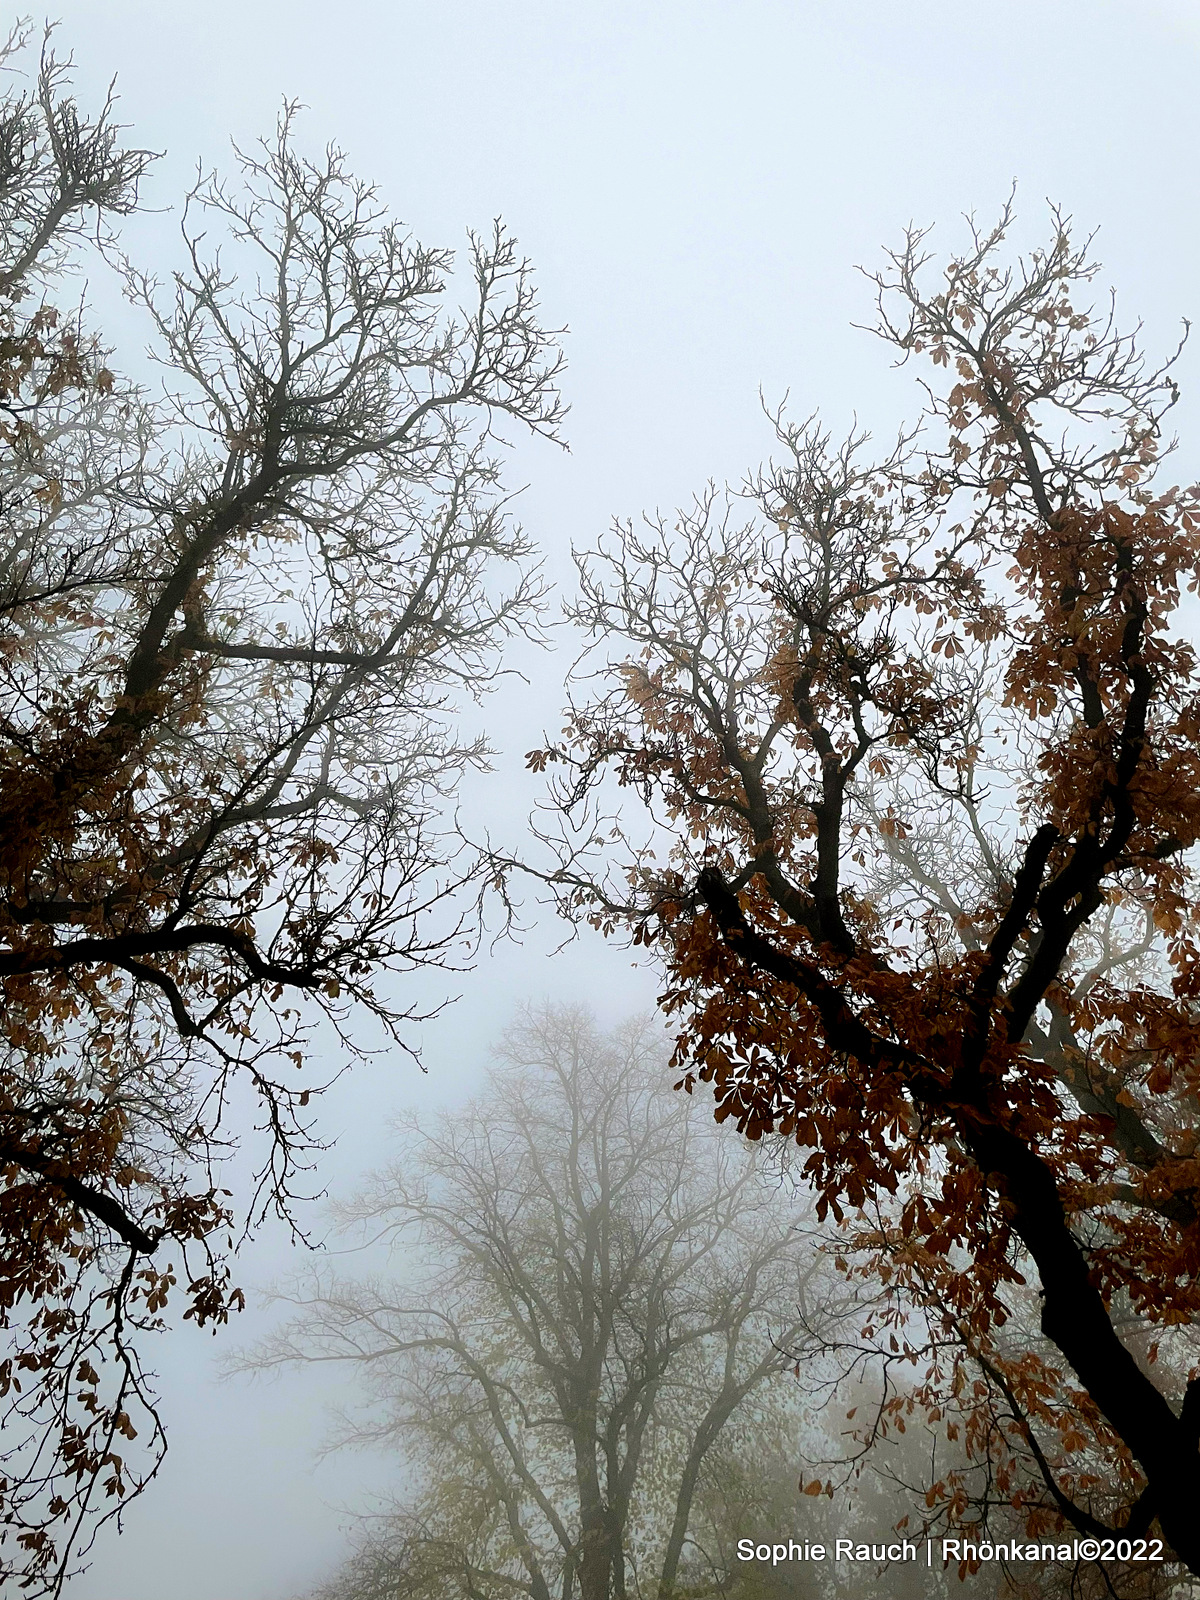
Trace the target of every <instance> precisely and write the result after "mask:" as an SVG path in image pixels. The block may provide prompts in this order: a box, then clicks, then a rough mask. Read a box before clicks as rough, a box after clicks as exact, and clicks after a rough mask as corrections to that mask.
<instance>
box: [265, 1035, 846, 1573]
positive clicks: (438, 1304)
mask: <svg viewBox="0 0 1200 1600" xmlns="http://www.w3.org/2000/svg"><path fill="white" fill-rule="evenodd" d="M502 1061H503V1064H502V1065H501V1067H500V1069H499V1070H498V1071H497V1072H496V1073H495V1074H494V1075H493V1076H492V1077H491V1078H490V1079H489V1081H488V1083H487V1086H486V1090H485V1092H484V1094H483V1095H482V1096H481V1098H480V1099H479V1100H477V1101H476V1102H475V1103H474V1104H472V1105H471V1106H470V1107H469V1108H468V1109H467V1110H465V1111H464V1112H462V1113H458V1114H450V1115H447V1116H445V1117H443V1118H442V1119H441V1120H440V1121H438V1122H437V1123H436V1124H434V1125H432V1126H431V1127H430V1128H429V1129H427V1130H425V1131H423V1132H421V1133H419V1134H417V1135H416V1136H414V1137H413V1138H411V1139H409V1140H407V1141H406V1143H405V1146H404V1148H403V1150H402V1152H401V1154H400V1156H399V1158H398V1160H397V1161H396V1163H395V1164H394V1165H393V1166H392V1167H390V1168H389V1169H388V1170H387V1171H386V1172H385V1173H383V1174H382V1175H381V1176H380V1177H378V1178H377V1179H376V1180H374V1182H373V1183H372V1185H371V1187H370V1188H369V1189H368V1190H367V1191H366V1192H365V1193H364V1194H363V1195H362V1196H361V1197H360V1198H359V1199H358V1200H356V1201H355V1202H353V1203H352V1204H351V1205H350V1206H349V1207H347V1208H346V1210H345V1212H344V1221H345V1222H346V1223H347V1224H348V1225H352V1226H355V1227H358V1228H361V1230H362V1231H363V1232H364V1233H365V1234H366V1235H368V1236H369V1237H370V1238H371V1239H372V1240H374V1241H386V1242H387V1243H388V1245H389V1246H390V1248H391V1249H392V1250H394V1251H395V1254H396V1257H397V1260H398V1262H400V1263H401V1264H402V1265H401V1271H400V1273H399V1275H398V1276H397V1277H395V1278H390V1277H388V1276H383V1275H381V1276H376V1277H373V1278H371V1279H370V1280H368V1281H354V1280H349V1279H345V1278H339V1277H334V1276H332V1275H321V1276H319V1277H318V1278H316V1279H315V1281H314V1282H313V1284H312V1286H311V1288H310V1289H308V1290H307V1291H304V1292H302V1293H300V1294H299V1295H298V1297H297V1298H298V1303H299V1306H300V1311H299V1313H298V1315H297V1316H296V1318H295V1319H294V1320H293V1321H292V1322H291V1323H290V1324H289V1325H288V1326H286V1327H284V1328H283V1329H281V1330H280V1332H279V1333H278V1334H277V1335H275V1336H274V1337H273V1338H271V1339H270V1340H269V1341H268V1342H267V1343H266V1344H264V1345H263V1346H262V1347H261V1348H260V1349H259V1350H258V1352H257V1353H256V1354H255V1355H254V1356H252V1357H251V1359H250V1363H249V1364H250V1365H251V1366H253V1367H255V1368H259V1369H261V1368H271V1367H277V1366H280V1365H285V1364H293V1363H294V1364H299V1365H303V1364H305V1363H309V1362H337V1363H341V1364H344V1365H346V1366H348V1367H352V1368H353V1367H357V1368H358V1369H359V1370H360V1373H361V1379H362V1382H363V1384H364V1386H365V1387H366V1390H367V1393H368V1395H369V1401H368V1403H367V1405H366V1406H365V1407H364V1409H363V1410H362V1412H361V1414H359V1415H358V1416H357V1417H356V1418H355V1419H352V1420H351V1421H350V1422H349V1423H348V1424H347V1425H346V1428H345V1431H344V1433H343V1435H342V1439H341V1442H343V1443H346V1444H357V1445H369V1446H375V1447H384V1448H387V1449H389V1450H391V1451H394V1452H395V1455H396V1458H397V1461H398V1462H399V1463H401V1464H403V1466H404V1468H405V1470H406V1473H407V1475H408V1477H409V1478H410V1479H411V1482H412V1486H413V1487H412V1491H411V1494H410V1495H409V1496H408V1497H406V1498H405V1499H403V1500H402V1502H401V1503H400V1504H399V1505H398V1506H397V1507H396V1508H395V1509H394V1511H393V1512H392V1513H391V1514H390V1515H389V1516H387V1517H386V1518H385V1519H384V1521H385V1532H384V1533H383V1534H382V1535H380V1534H379V1533H378V1532H376V1534H375V1536H374V1537H373V1538H372V1539H371V1540H370V1541H369V1542H368V1545H367V1547H366V1548H365V1550H364V1552H363V1553H362V1555H361V1556H360V1557H359V1558H358V1559H357V1560H356V1561H355V1562H354V1563H353V1564H352V1565H351V1567H350V1568H349V1569H348V1570H347V1572H346V1573H345V1574H343V1576H342V1577H341V1578H340V1579H339V1580H338V1581H337V1582H336V1583H335V1584H334V1586H333V1588H332V1590H331V1591H330V1593H331V1594H334V1595H339V1596H344V1597H346V1600H351V1597H353V1600H368V1597H371V1600H374V1597H379V1600H384V1597H386V1600H400V1597H413V1600H416V1597H418V1596H429V1597H434V1596H437V1597H439V1600H445V1597H446V1596H450V1595H460V1596H463V1597H464V1600H468V1597H475V1596H483V1595H488V1596H492V1595H500V1594H515V1595H528V1596H530V1597H532V1600H551V1597H555V1600H624V1597H626V1596H643V1597H647V1600H665V1597H667V1596H671V1595H683V1594H689V1595H704V1594H725V1593H728V1592H729V1591H730V1590H731V1589H732V1588H733V1587H734V1586H735V1585H736V1583H737V1581H738V1579H739V1569H738V1564H737V1562H736V1560H735V1559H733V1543H734V1541H735V1540H736V1538H737V1537H738V1536H739V1534H740V1535H741V1536H744V1535H745V1533H746V1531H747V1530H757V1529H758V1528H760V1527H762V1526H763V1525H764V1523H765V1517H766V1514H767V1513H768V1512H769V1511H770V1510H771V1508H772V1507H773V1506H774V1505H775V1504H776V1503H777V1501H778V1485H779V1475H780V1473H781V1472H784V1473H787V1475H788V1479H789V1481H790V1483H791V1485H792V1501H793V1504H792V1506H791V1510H792V1512H793V1513H794V1512H795V1509H796V1508H795V1487H794V1486H795V1475H796V1448H797V1446H796V1440H797V1437H798V1433H799V1428H800V1424H801V1422H802V1420H803V1411H802V1407H801V1405H800V1404H799V1391H798V1389H797V1386H796V1385H795V1383H794V1381H793V1380H792V1379H790V1378H789V1377H787V1376H785V1373H786V1370H787V1367H788V1365H789V1362H788V1358H787V1357H786V1356H785V1355H784V1354H783V1353H782V1352H781V1348H780V1347H781V1346H784V1347H786V1344H787V1342H788V1340H789V1339H790V1338H791V1337H792V1336H793V1335H794V1333H795V1331H796V1327H797V1323H796V1315H797V1306H798V1304H799V1303H800V1302H801V1301H802V1300H804V1299H805V1297H806V1294H808V1293H809V1292H810V1290H811V1283H812V1282H813V1281H815V1280H814V1274H815V1271H816V1267H817V1265H819V1259H818V1258H815V1257H813V1256H811V1255H809V1256H807V1257H805V1259H804V1263H803V1266H801V1264H800V1263H799V1260H798V1256H797V1251H796V1248H795V1240H794V1238H793V1232H792V1228H793V1224H794V1222H795V1219H796V1216H797V1211H796V1207H795V1205H794V1204H793V1202H792V1199H791V1196H790V1191H782V1190H781V1189H780V1187H779V1185H778V1182H777V1181H770V1180H768V1179H767V1177H766V1176H765V1175H764V1172H763V1167H762V1163H761V1162H757V1161H754V1160H751V1159H749V1158H748V1153H747V1154H743V1153H742V1152H739V1151H738V1150H737V1148H736V1147H735V1146H728V1145H726V1144H725V1143H724V1142H723V1141H721V1140H719V1139H717V1138H716V1137H715V1136H714V1134H715V1130H711V1127H710V1128H709V1129H706V1127H705V1125H704V1122H703V1121H702V1120H701V1119H699V1118H697V1117H696V1116H695V1115H694V1113H693V1111H692V1108H691V1106H690V1105H689V1102H687V1101H686V1100H684V1099H682V1098H680V1097H678V1096H673V1095H672V1094H671V1092H670V1088H669V1080H668V1079H666V1078H665V1071H666V1052H665V1050H664V1048H663V1045H662V1043H661V1036H660V1035H659V1033H658V1032H657V1030H656V1029H655V1030H652V1029H650V1028H649V1027H647V1026H646V1025H644V1024H643V1025H640V1026H636V1027H635V1026H630V1027H626V1028H625V1029H623V1030H622V1031H620V1032H619V1033H616V1034H614V1035H612V1036H609V1037H605V1036H603V1035H601V1034H599V1033H598V1032H597V1030H596V1028H595V1026H594V1024H592V1023H591V1022H590V1021H589V1020H587V1019H586V1018H585V1017H584V1016H581V1015H580V1014H578V1013H576V1012H573V1011H570V1010H567V1009H565V1008H551V1009H547V1010H545V1011H542V1012H538V1013H531V1014H529V1015H528V1016H527V1017H526V1018H525V1019H524V1020H523V1021H522V1022H521V1023H520V1024H519V1025H518V1026H517V1027H516V1028H514V1029H513V1030H512V1031H511V1032H510V1033H509V1035H508V1036H507V1038H506V1041H505V1045H504V1049H503V1054H502ZM806 1274H807V1276H808V1280H809V1282H808V1285H806V1281H805V1275H806ZM814 1309H815V1308H814ZM804 1503H805V1504H806V1505H807V1506H808V1507H810V1508H811V1507H812V1506H813V1500H812V1499H811V1498H809V1499H806V1500H805V1502H804ZM739 1520H740V1522H741V1527H740V1529H739V1530H738V1532H735V1531H734V1530H735V1529H736V1528H737V1527H738V1522H739ZM372 1523H373V1524H374V1525H376V1527H377V1519H374V1518H373V1519H372ZM814 1582H815V1580H814Z"/></svg>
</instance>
